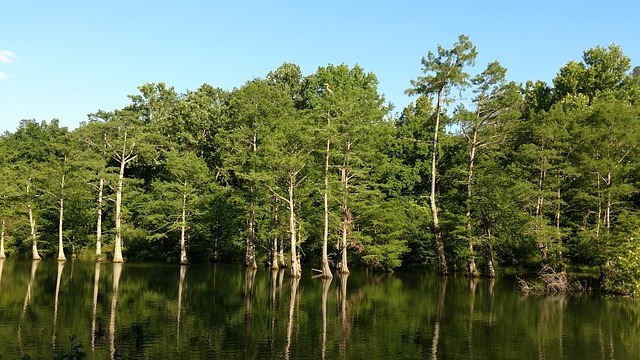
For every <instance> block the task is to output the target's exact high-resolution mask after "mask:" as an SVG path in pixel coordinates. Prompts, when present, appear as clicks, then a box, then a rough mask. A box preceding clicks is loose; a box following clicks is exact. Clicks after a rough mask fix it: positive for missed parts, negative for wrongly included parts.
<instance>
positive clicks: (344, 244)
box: [338, 144, 353, 274]
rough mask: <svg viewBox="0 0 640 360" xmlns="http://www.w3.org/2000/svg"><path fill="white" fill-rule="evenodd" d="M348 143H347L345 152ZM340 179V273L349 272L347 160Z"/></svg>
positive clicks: (349, 212) (350, 215)
mask: <svg viewBox="0 0 640 360" xmlns="http://www.w3.org/2000/svg"><path fill="white" fill-rule="evenodd" d="M349 147H350V144H347V152H348V151H349ZM340 181H341V182H342V204H341V205H342V225H341V227H342V244H340V253H341V260H340V266H339V267H338V268H339V269H338V271H339V272H340V273H342V274H348V273H349V265H348V264H347V259H348V258H347V245H348V243H349V235H350V233H351V228H352V225H353V216H352V214H351V210H349V203H348V201H349V163H348V160H347V161H346V162H345V163H344V164H343V165H342V169H340Z"/></svg>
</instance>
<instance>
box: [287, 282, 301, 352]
mask: <svg viewBox="0 0 640 360" xmlns="http://www.w3.org/2000/svg"><path fill="white" fill-rule="evenodd" d="M298 285H300V278H299V277H292V278H291V296H290V298H289V322H288V323H287V346H286V348H285V350H284V355H285V356H284V357H285V359H289V356H290V355H291V342H292V334H293V326H294V321H293V315H294V313H295V309H296V300H297V295H298Z"/></svg>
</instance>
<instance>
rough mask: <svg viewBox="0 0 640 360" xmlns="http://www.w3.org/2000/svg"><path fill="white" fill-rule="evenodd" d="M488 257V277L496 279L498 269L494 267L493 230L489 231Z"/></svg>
mask: <svg viewBox="0 0 640 360" xmlns="http://www.w3.org/2000/svg"><path fill="white" fill-rule="evenodd" d="M486 234H487V242H486V249H485V250H486V257H487V260H486V261H487V276H488V277H489V278H491V279H494V278H495V277H496V269H495V268H494V266H493V245H491V242H492V240H491V229H487V231H486Z"/></svg>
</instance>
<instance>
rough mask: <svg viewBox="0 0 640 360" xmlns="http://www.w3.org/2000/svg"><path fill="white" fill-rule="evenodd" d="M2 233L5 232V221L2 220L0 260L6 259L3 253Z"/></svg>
mask: <svg viewBox="0 0 640 360" xmlns="http://www.w3.org/2000/svg"><path fill="white" fill-rule="evenodd" d="M4 232H5V219H4V218H2V238H0V259H6V258H7V256H6V255H5V253H4Z"/></svg>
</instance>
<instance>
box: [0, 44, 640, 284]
mask: <svg viewBox="0 0 640 360" xmlns="http://www.w3.org/2000/svg"><path fill="white" fill-rule="evenodd" d="M463 45H464V46H463ZM459 48H460V49H459ZM474 58H475V47H473V46H472V44H471V43H470V41H469V39H468V38H466V37H464V36H461V37H460V43H457V44H455V46H454V47H453V48H452V49H451V50H446V49H443V48H441V47H439V49H438V55H434V54H433V53H431V52H429V56H428V57H427V58H426V59H423V61H422V62H423V65H424V68H423V72H424V74H425V76H420V77H418V78H417V80H413V81H411V86H412V87H411V88H410V89H409V90H407V92H408V93H410V94H415V95H417V96H418V97H417V98H416V100H415V103H412V104H410V105H409V106H408V107H406V108H405V109H401V111H400V112H398V113H392V112H391V111H392V106H390V105H389V104H385V99H384V96H383V95H382V94H380V93H378V90H377V85H378V81H377V79H376V77H375V75H374V74H372V73H367V72H365V70H364V69H362V68H361V67H359V66H355V67H353V68H349V67H348V66H346V65H340V66H334V65H328V66H327V67H320V68H318V70H317V71H316V72H315V73H314V74H311V75H308V76H303V75H302V74H301V72H300V69H299V67H298V66H296V65H294V64H288V63H285V64H283V65H282V66H281V67H280V68H278V69H276V70H274V71H273V72H270V73H269V74H268V75H267V76H266V77H265V78H264V79H262V78H257V79H253V80H251V81H249V82H247V83H246V84H244V85H243V86H241V87H239V88H236V89H233V90H231V91H224V90H222V89H217V88H214V87H212V86H210V85H208V84H204V85H202V86H201V87H200V88H198V89H197V90H195V91H189V92H186V93H177V92H176V91H175V90H174V89H173V88H172V87H168V86H167V85H165V84H163V83H159V84H145V85H142V86H141V87H140V88H139V94H136V95H130V96H129V98H130V100H131V102H130V104H129V105H127V106H125V107H124V108H122V109H116V110H113V111H97V112H96V113H94V114H90V115H89V118H88V120H87V121H86V122H82V123H81V124H80V125H79V127H78V128H77V129H75V130H73V131H69V130H68V129H67V128H64V127H60V126H59V123H58V121H57V120H55V119H54V120H51V121H48V122H47V121H40V122H39V121H36V120H22V122H21V123H20V126H19V127H18V129H17V130H16V131H15V132H13V133H9V132H7V133H5V134H3V135H2V136H1V137H0V154H2V156H0V173H1V175H2V176H0V182H1V184H0V200H1V203H0V210H1V214H0V216H1V217H2V220H3V242H4V244H3V245H4V251H5V252H6V254H8V255H11V256H15V255H18V254H25V255H27V254H29V252H30V249H31V248H32V245H33V242H34V241H35V240H37V246H38V251H39V253H40V255H42V256H45V257H47V256H48V257H51V256H54V255H55V254H56V252H57V251H58V243H59V239H60V237H59V236H60V234H61V236H62V239H63V245H64V250H65V252H66V253H67V254H70V253H71V250H72V248H73V249H74V250H75V251H76V252H77V253H78V254H79V255H80V256H84V257H93V256H95V255H93V254H94V253H95V247H96V236H97V234H96V221H97V218H98V213H99V208H98V190H97V189H98V184H99V182H100V179H102V180H103V181H104V182H105V184H106V186H105V187H104V194H103V196H104V203H103V205H102V208H101V211H100V213H101V214H102V229H103V232H102V233H101V235H102V239H103V240H102V241H103V242H104V248H103V251H104V252H105V253H106V254H108V255H109V256H112V255H113V254H114V251H117V249H116V247H117V246H116V242H115V241H114V238H121V239H122V253H123V254H124V258H126V259H128V260H163V261H178V259H180V258H181V254H180V239H181V236H182V234H184V238H185V239H186V240H185V242H186V250H187V254H188V258H189V260H190V261H192V262H193V261H196V262H198V261H216V260H222V261H244V262H246V263H247V265H252V264H253V263H255V261H256V260H258V261H260V260H267V259H272V257H271V256H270V255H273V254H272V252H273V251H274V249H283V248H284V249H286V250H287V251H285V253H286V252H288V251H289V249H291V248H297V249H298V256H301V257H302V261H305V262H312V263H318V262H319V259H320V255H321V248H322V242H323V231H322V229H323V222H324V220H323V219H324V214H323V210H322V209H323V195H324V193H325V191H326V192H327V193H328V209H329V259H330V261H332V262H333V263H334V264H335V263H337V262H338V261H340V256H341V253H342V252H343V251H347V253H348V256H349V259H350V260H349V261H350V262H351V263H355V264H365V265H368V266H371V267H373V268H375V269H379V270H390V269H393V268H396V267H398V266H400V265H401V264H429V265H435V264H437V263H438V260H439V259H441V260H443V259H445V257H444V256H442V254H438V251H437V249H438V248H439V247H436V243H437V242H438V239H437V237H438V236H440V237H441V243H442V247H443V250H444V254H446V262H447V263H448V264H449V266H450V267H452V268H453V269H457V268H466V269H467V272H468V273H469V274H470V275H473V276H475V275H477V274H485V275H489V276H493V271H494V270H493V267H494V266H495V267H496V268H497V269H500V267H501V266H502V267H504V266H512V267H516V268H520V269H527V268H530V269H535V268H538V267H539V266H540V265H541V264H548V265H551V266H553V267H555V268H559V269H564V268H565V267H567V266H569V267H574V268H575V267H578V266H586V267H589V268H591V269H600V270H601V273H602V274H603V276H605V277H606V281H605V284H609V289H610V290H614V291H621V292H625V293H632V294H637V293H638V291H639V290H638V286H637V285H634V284H629V281H628V279H631V278H633V277H634V276H633V274H637V273H638V272H639V271H640V264H638V263H637V261H633V259H635V258H636V257H637V249H638V244H637V236H635V235H634V234H636V235H637V232H638V229H639V225H640V203H639V200H640V198H639V194H638V189H639V186H640V168H639V166H638V164H639V160H640V79H639V78H638V77H637V74H636V75H634V74H635V73H634V72H632V71H631V60H630V59H629V58H627V57H626V56H624V54H623V53H622V50H621V49H620V47H618V46H615V45H611V46H609V47H606V48H605V47H596V48H593V49H590V50H587V51H585V52H584V55H583V59H582V61H581V62H575V61H571V62H569V63H567V65H565V66H564V67H562V68H561V69H560V70H559V72H558V74H557V76H556V78H555V79H554V80H553V84H552V85H548V84H546V83H543V82H541V81H537V82H533V81H531V82H527V84H525V85H524V86H521V85H518V84H515V83H513V82H509V81H508V75H507V71H506V69H504V68H503V67H502V66H500V64H499V63H498V62H497V61H496V62H492V63H490V64H489V65H488V66H487V68H486V69H484V70H476V69H475V68H474V67H473V59H474ZM462 65H464V72H463V71H462ZM445 70H446V71H445ZM409 80H410V79H407V83H409ZM458 88H461V89H467V90H466V91H467V93H466V94H467V95H470V96H459V95H460V94H459V93H458V92H457V89H458ZM465 98H467V99H470V100H468V101H465V100H463V99H465ZM434 131H435V134H434ZM434 135H438V136H435V137H434ZM436 138H437V141H434V139H436ZM434 145H435V148H434ZM432 160H433V161H434V163H433V164H432ZM327 161H328V162H327ZM327 165H328V169H329V171H328V177H327V179H328V186H327V190H325V185H324V183H325V166H327ZM436 169H437V170H436ZM434 171H435V172H437V175H438V176H437V177H436V176H435V174H434ZM119 178H121V179H122V181H120V180H119ZM434 181H435V182H434ZM120 190H121V191H120ZM117 197H121V199H117ZM436 197H437V200H438V201H437V204H436V202H435V199H436ZM430 198H432V199H433V201H432V202H431V203H430V201H429V199H430ZM63 204H64V206H63ZM120 204H121V205H120ZM116 212H121V214H120V216H116ZM29 214H31V219H30V216H29ZM61 214H63V216H62V218H63V219H64V222H62V221H60V220H61ZM438 214H439V218H440V219H439V222H434V219H433V216H434V215H438ZM120 220H121V224H120ZM119 224H120V225H119ZM434 226H436V227H438V229H436V230H437V231H436V230H434V229H433V227H434ZM60 231H62V233H59V232H60ZM32 232H33V236H32ZM343 240H344V241H345V242H343ZM274 244H275V245H276V246H275V247H274ZM291 244H293V246H292V245H291ZM285 245H286V246H285ZM273 258H275V257H273ZM440 265H441V266H442V264H440ZM444 265H446V264H444ZM445 269H446V267H445ZM620 281H621V282H620Z"/></svg>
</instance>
